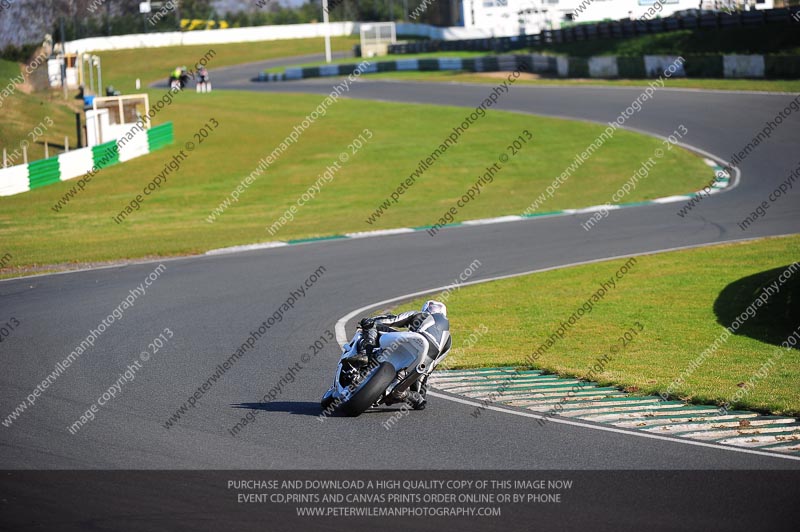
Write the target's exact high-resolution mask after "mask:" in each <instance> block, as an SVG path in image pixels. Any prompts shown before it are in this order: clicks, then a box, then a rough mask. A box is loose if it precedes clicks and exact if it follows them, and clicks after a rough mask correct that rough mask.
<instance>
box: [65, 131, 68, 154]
mask: <svg viewBox="0 0 800 532" xmlns="http://www.w3.org/2000/svg"><path fill="white" fill-rule="evenodd" d="M64 151H65V152H66V153H69V136H68V135H64Z"/></svg>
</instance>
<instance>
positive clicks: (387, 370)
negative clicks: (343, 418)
mask: <svg viewBox="0 0 800 532" xmlns="http://www.w3.org/2000/svg"><path fill="white" fill-rule="evenodd" d="M396 375H397V372H396V371H395V369H394V366H392V364H391V363H389V362H382V363H381V365H380V366H378V369H376V370H375V371H374V372H373V373H372V375H369V376H367V378H366V379H364V381H362V382H361V384H359V387H358V389H356V391H355V392H353V395H351V396H350V400H349V401H347V402H346V403H345V404H343V405H342V412H343V413H344V414H346V415H348V416H351V417H356V416H360V415H361V414H363V413H364V412H366V411H367V409H368V408H369V407H371V406H372V405H373V403H375V401H377V400H378V397H380V396H381V394H382V393H383V392H384V391H386V388H388V387H389V384H391V382H392V381H393V380H394V378H395V376H396Z"/></svg>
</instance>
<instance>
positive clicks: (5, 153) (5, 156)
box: [3, 148, 8, 168]
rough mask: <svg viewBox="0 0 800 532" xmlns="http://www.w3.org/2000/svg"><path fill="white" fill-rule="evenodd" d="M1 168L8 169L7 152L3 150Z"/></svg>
mask: <svg viewBox="0 0 800 532" xmlns="http://www.w3.org/2000/svg"><path fill="white" fill-rule="evenodd" d="M3 168H8V152H6V149H5V148H3Z"/></svg>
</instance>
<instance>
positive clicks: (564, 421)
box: [428, 391, 800, 461]
mask: <svg viewBox="0 0 800 532" xmlns="http://www.w3.org/2000/svg"><path fill="white" fill-rule="evenodd" d="M428 395H430V396H433V397H438V398H440V399H446V400H448V401H453V402H455V403H461V404H465V405H469V406H474V407H477V408H484V409H486V410H494V411H496V412H503V413H504V414H512V415H515V416H521V417H527V418H532V419H546V420H548V421H549V422H550V423H558V424H561V425H572V426H575V427H582V428H587V429H594V430H600V431H603V432H613V433H615V434H625V435H628V436H638V437H640V438H647V439H651V440H661V441H669V442H673V443H683V444H686V445H694V446H695V447H710V448H712V449H720V450H723V451H732V452H737V453H744V454H757V455H759V456H769V457H770V458H781V459H784V460H796V461H800V456H792V455H783V454H778V453H769V452H766V451H758V450H755V449H746V448H739V447H730V446H726V445H719V444H716V443H707V442H703V441H696V440H684V439H682V438H677V437H674V436H673V437H669V436H661V435H659V434H652V433H650V432H642V431H637V430H628V429H621V428H617V427H605V426H602V425H592V424H589V423H582V422H580V421H574V420H571V419H562V418H559V417H550V418H547V417H546V416H542V415H539V414H533V413H531V412H522V411H519V410H511V409H508V408H502V407H499V406H493V405H486V406H484V405H483V404H482V403H477V402H475V401H469V400H467V399H462V398H460V397H452V396H450V395H444V394H440V393H436V392H433V391H428Z"/></svg>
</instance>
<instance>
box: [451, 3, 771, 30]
mask: <svg viewBox="0 0 800 532" xmlns="http://www.w3.org/2000/svg"><path fill="white" fill-rule="evenodd" d="M452 3H453V4H456V3H461V7H462V13H463V21H464V26H465V27H466V28H480V29H483V30H490V31H492V32H493V33H494V35H498V36H501V35H519V34H521V33H525V34H532V33H539V32H540V31H542V30H545V29H559V28H561V27H562V25H570V24H576V23H583V22H598V21H602V20H620V19H625V18H631V19H638V18H641V17H643V16H644V17H646V18H657V17H668V16H670V15H672V14H673V13H675V12H677V11H681V12H683V11H686V10H691V11H694V12H697V11H698V10H700V9H702V10H715V11H727V10H735V9H739V10H748V9H772V8H773V7H774V1H773V0H717V1H714V0H453V2H452Z"/></svg>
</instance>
